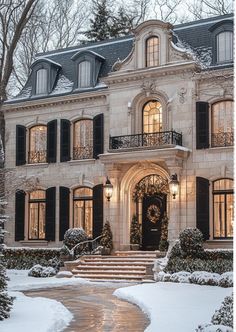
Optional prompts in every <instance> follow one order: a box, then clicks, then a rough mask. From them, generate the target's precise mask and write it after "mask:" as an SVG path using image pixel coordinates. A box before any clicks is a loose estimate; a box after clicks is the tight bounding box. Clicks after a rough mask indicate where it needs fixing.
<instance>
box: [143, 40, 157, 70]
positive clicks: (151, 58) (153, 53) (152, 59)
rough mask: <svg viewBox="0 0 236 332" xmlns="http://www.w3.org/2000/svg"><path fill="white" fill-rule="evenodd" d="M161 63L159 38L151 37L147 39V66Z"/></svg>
mask: <svg viewBox="0 0 236 332" xmlns="http://www.w3.org/2000/svg"><path fill="white" fill-rule="evenodd" d="M158 65H159V38H158V37H150V38H148V39H147V41H146V66H147V67H153V66H158Z"/></svg>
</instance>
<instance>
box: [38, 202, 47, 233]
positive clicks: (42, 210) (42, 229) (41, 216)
mask: <svg viewBox="0 0 236 332" xmlns="http://www.w3.org/2000/svg"><path fill="white" fill-rule="evenodd" d="M45 207H46V204H45V203H39V221H38V222H39V239H45V211H46V209H45Z"/></svg>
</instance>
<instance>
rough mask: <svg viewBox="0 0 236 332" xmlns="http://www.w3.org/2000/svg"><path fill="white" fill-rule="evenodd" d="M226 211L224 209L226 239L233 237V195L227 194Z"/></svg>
mask: <svg viewBox="0 0 236 332" xmlns="http://www.w3.org/2000/svg"><path fill="white" fill-rule="evenodd" d="M226 198H227V202H226V205H227V209H226V220H227V226H226V227H227V237H233V225H234V197H233V194H227V196H226Z"/></svg>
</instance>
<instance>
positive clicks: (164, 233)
mask: <svg viewBox="0 0 236 332" xmlns="http://www.w3.org/2000/svg"><path fill="white" fill-rule="evenodd" d="M168 222H169V219H168V217H167V214H166V213H164V216H163V218H162V222H161V240H160V244H159V250H160V251H166V250H167V249H168V246H169V242H168Z"/></svg>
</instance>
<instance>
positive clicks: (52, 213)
mask: <svg viewBox="0 0 236 332" xmlns="http://www.w3.org/2000/svg"><path fill="white" fill-rule="evenodd" d="M55 221H56V187H51V188H48V189H47V190H46V240H48V241H55Z"/></svg>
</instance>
